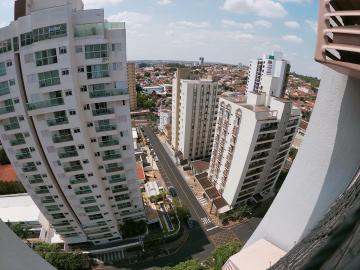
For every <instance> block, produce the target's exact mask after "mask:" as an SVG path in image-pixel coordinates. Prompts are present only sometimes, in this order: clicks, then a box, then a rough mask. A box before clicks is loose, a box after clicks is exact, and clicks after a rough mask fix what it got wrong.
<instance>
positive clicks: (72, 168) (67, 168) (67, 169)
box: [64, 165, 83, 172]
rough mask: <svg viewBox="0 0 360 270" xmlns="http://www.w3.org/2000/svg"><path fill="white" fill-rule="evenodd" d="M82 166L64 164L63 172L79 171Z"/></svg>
mask: <svg viewBox="0 0 360 270" xmlns="http://www.w3.org/2000/svg"><path fill="white" fill-rule="evenodd" d="M82 169H83V167H82V166H81V165H73V166H71V165H68V166H64V171H65V172H76V171H80V170H82Z"/></svg>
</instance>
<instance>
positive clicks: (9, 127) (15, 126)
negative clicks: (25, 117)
mask: <svg viewBox="0 0 360 270" xmlns="http://www.w3.org/2000/svg"><path fill="white" fill-rule="evenodd" d="M18 128H20V124H19V123H17V122H14V123H10V124H7V125H4V129H5V130H6V131H9V130H14V129H18Z"/></svg>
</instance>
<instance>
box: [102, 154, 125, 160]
mask: <svg viewBox="0 0 360 270" xmlns="http://www.w3.org/2000/svg"><path fill="white" fill-rule="evenodd" d="M102 158H103V160H104V161H107V160H113V159H119V158H121V154H120V153H114V154H109V155H103V157H102Z"/></svg>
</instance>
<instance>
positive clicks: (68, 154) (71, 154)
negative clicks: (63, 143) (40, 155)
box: [58, 151, 79, 158]
mask: <svg viewBox="0 0 360 270" xmlns="http://www.w3.org/2000/svg"><path fill="white" fill-rule="evenodd" d="M78 155H79V154H78V152H77V151H67V152H63V153H59V154H58V156H59V158H69V157H77V156H78Z"/></svg>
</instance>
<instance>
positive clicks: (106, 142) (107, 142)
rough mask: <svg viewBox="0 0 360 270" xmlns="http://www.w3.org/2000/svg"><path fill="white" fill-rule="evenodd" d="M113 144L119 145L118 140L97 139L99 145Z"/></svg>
mask: <svg viewBox="0 0 360 270" xmlns="http://www.w3.org/2000/svg"><path fill="white" fill-rule="evenodd" d="M113 145H119V141H118V140H107V141H99V146H100V147H108V146H113Z"/></svg>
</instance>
